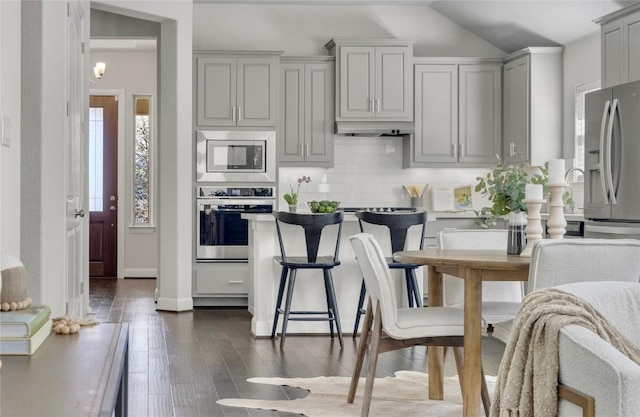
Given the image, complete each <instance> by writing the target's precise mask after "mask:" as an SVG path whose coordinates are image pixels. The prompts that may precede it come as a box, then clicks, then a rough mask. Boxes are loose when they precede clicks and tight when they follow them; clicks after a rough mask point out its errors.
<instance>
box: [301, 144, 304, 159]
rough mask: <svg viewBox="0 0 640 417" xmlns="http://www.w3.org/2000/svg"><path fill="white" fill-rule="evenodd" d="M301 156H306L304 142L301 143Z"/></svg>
mask: <svg viewBox="0 0 640 417" xmlns="http://www.w3.org/2000/svg"><path fill="white" fill-rule="evenodd" d="M300 156H304V144H303V143H301V144H300Z"/></svg>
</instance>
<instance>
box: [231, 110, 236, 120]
mask: <svg viewBox="0 0 640 417" xmlns="http://www.w3.org/2000/svg"><path fill="white" fill-rule="evenodd" d="M231 120H233V121H234V122H235V121H236V107H235V106H233V107H231Z"/></svg>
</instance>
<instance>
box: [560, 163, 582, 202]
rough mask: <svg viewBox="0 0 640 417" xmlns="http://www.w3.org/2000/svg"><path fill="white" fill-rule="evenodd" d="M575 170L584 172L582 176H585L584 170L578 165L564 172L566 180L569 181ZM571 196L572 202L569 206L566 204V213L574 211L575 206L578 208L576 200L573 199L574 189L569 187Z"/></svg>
mask: <svg viewBox="0 0 640 417" xmlns="http://www.w3.org/2000/svg"><path fill="white" fill-rule="evenodd" d="M573 171H578V172H580V173H582V178H584V176H585V175H584V171H583V170H582V169H580V168H578V167H573V168H569V169H568V170H567V172H565V173H564V182H567V180H568V179H569V174H571V173H572V172H573ZM568 193H569V198H570V199H571V204H570V205H569V206H568V207H567V206H565V210H564V212H565V213H573V212H574V210H575V208H576V203H575V201H573V189H572V188H571V187H569V191H568Z"/></svg>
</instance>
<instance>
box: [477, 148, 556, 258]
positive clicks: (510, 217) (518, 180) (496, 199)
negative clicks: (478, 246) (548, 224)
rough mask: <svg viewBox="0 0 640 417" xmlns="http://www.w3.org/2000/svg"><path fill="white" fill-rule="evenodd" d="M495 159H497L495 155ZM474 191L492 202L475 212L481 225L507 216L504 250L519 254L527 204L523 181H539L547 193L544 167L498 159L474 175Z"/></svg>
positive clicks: (487, 225)
mask: <svg viewBox="0 0 640 417" xmlns="http://www.w3.org/2000/svg"><path fill="white" fill-rule="evenodd" d="M498 159H499V158H498ZM476 179H477V180H478V183H477V184H476V187H475V191H476V192H479V193H482V194H483V195H485V196H488V198H489V201H491V203H492V205H491V206H490V207H483V208H482V209H481V210H479V211H475V213H476V215H477V216H478V218H479V221H478V222H477V223H478V224H480V226H481V227H484V228H487V227H489V226H491V225H495V224H496V220H497V219H498V218H499V217H507V224H508V230H509V243H508V247H507V253H509V254H519V253H520V252H521V251H522V250H523V249H524V247H525V244H526V242H525V236H524V227H525V226H526V223H527V214H526V213H527V206H526V205H525V203H524V199H525V186H526V184H542V186H543V188H544V189H545V191H544V194H545V195H546V194H547V191H546V183H547V169H546V167H536V166H531V165H526V164H524V163H520V164H512V165H505V164H504V163H503V162H502V160H500V161H499V162H498V165H497V166H496V167H495V168H493V169H492V170H491V171H489V172H488V173H487V174H486V175H485V176H484V177H477V178H476Z"/></svg>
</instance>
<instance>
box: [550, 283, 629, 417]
mask: <svg viewBox="0 0 640 417" xmlns="http://www.w3.org/2000/svg"><path fill="white" fill-rule="evenodd" d="M557 288H560V289H563V290H564V291H567V292H570V293H572V294H574V295H576V296H578V297H580V298H582V299H584V300H586V301H587V302H589V303H590V304H591V305H592V306H593V307H594V308H595V309H596V310H598V311H599V312H600V313H602V315H603V316H604V317H605V318H606V319H607V320H608V321H609V322H610V323H611V324H612V325H613V326H614V327H615V328H616V329H617V330H618V331H619V332H620V333H622V334H623V335H624V336H625V337H626V338H627V339H628V340H629V341H631V342H632V343H633V344H635V345H636V346H638V347H639V348H640V283H631V282H613V281H601V282H582V283H573V284H565V285H560V286H557ZM558 379H559V383H560V384H562V385H564V386H566V387H570V388H572V389H575V390H578V391H579V392H581V393H582V394H585V395H586V396H589V397H592V398H593V399H594V400H595V401H594V403H595V414H589V407H588V406H587V408H586V409H585V410H584V414H583V409H582V408H580V407H578V406H576V405H574V404H572V403H571V402H569V401H567V400H565V399H562V398H561V399H560V401H559V404H558V417H583V416H595V417H638V416H640V365H638V364H636V363H635V362H633V361H632V360H631V359H629V358H628V357H627V356H625V355H624V354H622V353H621V352H620V351H618V350H617V349H615V348H614V347H613V346H612V345H611V344H609V343H608V342H606V341H604V340H603V339H601V338H600V337H598V336H597V335H596V334H595V333H593V332H591V331H590V330H587V329H586V328H584V327H582V326H579V325H570V326H566V327H564V328H563V329H562V330H561V331H560V337H559V375H558Z"/></svg>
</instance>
